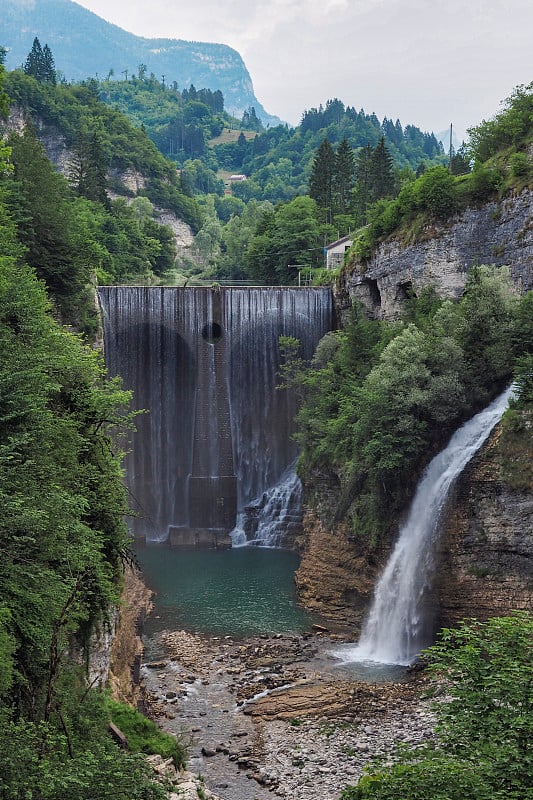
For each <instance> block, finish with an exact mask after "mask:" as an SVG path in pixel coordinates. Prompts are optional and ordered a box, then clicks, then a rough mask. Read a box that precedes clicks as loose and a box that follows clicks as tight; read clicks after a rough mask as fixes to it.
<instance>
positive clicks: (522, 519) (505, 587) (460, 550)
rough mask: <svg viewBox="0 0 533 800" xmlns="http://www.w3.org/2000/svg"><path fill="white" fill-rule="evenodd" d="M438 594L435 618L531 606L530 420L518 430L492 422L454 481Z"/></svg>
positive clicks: (532, 500) (451, 620)
mask: <svg viewBox="0 0 533 800" xmlns="http://www.w3.org/2000/svg"><path fill="white" fill-rule="evenodd" d="M510 440H511V446H510V445H509V442H510ZM513 440H514V441H513ZM438 597H439V608H440V616H441V619H440V622H441V624H443V625H453V624H454V623H456V622H457V621H458V620H460V619H462V618H464V617H470V616H471V617H476V618H478V619H486V618H487V617H490V616H495V615H504V614H507V613H509V612H510V611H512V610H514V609H523V610H531V609H532V608H533V431H532V429H531V420H530V421H529V425H527V424H526V425H525V426H524V427H523V428H522V430H521V431H519V432H518V435H517V434H516V433H515V434H513V432H512V431H510V430H509V425H508V424H507V425H503V426H500V427H499V428H498V429H497V431H496V433H494V434H493V435H492V437H491V438H490V440H489V443H488V444H487V446H486V447H485V448H484V450H483V452H482V453H481V454H480V455H479V456H477V457H476V458H474V459H473V461H472V462H471V463H470V464H469V466H468V467H467V469H466V470H465V472H464V473H463V475H462V476H461V478H460V479H459V481H458V482H457V484H456V486H455V491H454V492H453V494H452V496H451V498H450V502H449V506H448V509H447V515H446V522H445V525H444V529H443V531H442V537H441V540H440V570H439V575H438Z"/></svg>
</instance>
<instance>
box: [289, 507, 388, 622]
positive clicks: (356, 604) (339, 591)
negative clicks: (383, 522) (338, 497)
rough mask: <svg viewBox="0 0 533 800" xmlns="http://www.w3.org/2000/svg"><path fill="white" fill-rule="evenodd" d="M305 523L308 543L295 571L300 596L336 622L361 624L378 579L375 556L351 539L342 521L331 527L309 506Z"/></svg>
mask: <svg viewBox="0 0 533 800" xmlns="http://www.w3.org/2000/svg"><path fill="white" fill-rule="evenodd" d="M303 525H304V536H305V538H306V540H307V546H306V547H305V549H304V551H303V553H302V560H301V562H300V567H299V568H298V571H297V572H296V575H295V581H296V586H297V588H298V596H299V599H300V600H301V602H302V603H303V604H304V605H305V606H306V608H308V609H310V610H311V611H315V612H318V613H320V614H321V615H323V616H324V617H326V618H327V619H328V620H331V622H332V623H333V624H335V625H339V626H348V627H350V628H351V627H357V626H359V625H360V623H361V621H362V618H363V616H364V612H365V609H366V607H367V605H368V602H369V598H370V595H371V592H372V589H373V587H374V584H375V581H376V576H377V572H378V564H377V563H376V560H375V558H374V557H373V556H370V555H369V553H368V552H364V551H361V550H360V548H358V546H357V544H356V543H355V542H354V541H353V540H350V537H349V534H348V532H347V529H346V525H344V524H343V523H340V524H337V525H335V526H333V528H332V529H328V528H327V527H326V526H325V525H324V524H323V523H322V522H321V520H320V518H319V517H318V516H317V515H316V514H314V513H313V512H311V511H309V510H307V511H306V512H305V513H304V521H303Z"/></svg>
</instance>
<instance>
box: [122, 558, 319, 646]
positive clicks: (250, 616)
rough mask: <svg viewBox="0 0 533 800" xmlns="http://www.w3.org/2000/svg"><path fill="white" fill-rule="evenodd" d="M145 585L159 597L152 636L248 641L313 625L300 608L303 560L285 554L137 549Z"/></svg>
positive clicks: (149, 625) (149, 626) (150, 624)
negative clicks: (298, 579) (169, 632)
mask: <svg viewBox="0 0 533 800" xmlns="http://www.w3.org/2000/svg"><path fill="white" fill-rule="evenodd" d="M136 555H137V558H138V561H139V564H140V566H141V568H142V571H143V575H144V579H145V582H146V583H147V584H148V586H149V587H150V588H151V589H152V590H153V591H154V592H155V598H154V610H153V612H152V614H151V615H150V617H149V618H148V620H147V622H146V625H145V632H146V633H147V634H148V635H150V634H152V633H155V632H157V631H158V630H163V629H174V630H178V629H185V630H188V631H195V632H201V633H209V634H214V635H222V636H225V635H228V636H234V637H244V636H253V635H259V634H262V633H266V634H274V633H286V632H295V633H299V632H303V631H307V630H309V629H310V627H311V624H312V622H313V619H312V618H311V617H310V615H309V614H307V613H306V612H305V611H304V610H303V609H302V608H300V607H299V606H298V605H297V602H296V591H295V586H294V577H293V576H294V572H295V570H296V569H297V567H298V563H299V558H298V556H297V555H296V554H295V553H290V552H286V551H284V550H269V549H261V548H255V547H254V548H248V547H241V548H237V549H234V550H191V551H183V550H173V549H171V548H169V547H167V546H164V545H160V546H149V547H143V546H137V549H136Z"/></svg>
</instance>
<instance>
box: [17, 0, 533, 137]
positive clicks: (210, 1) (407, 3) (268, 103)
mask: <svg viewBox="0 0 533 800" xmlns="http://www.w3.org/2000/svg"><path fill="white" fill-rule="evenodd" d="M79 1H80V2H81V4H82V5H84V6H85V7H87V8H90V9H91V10H93V11H94V12H95V13H97V14H99V15H100V16H103V17H104V18H105V19H108V20H109V21H111V22H114V23H116V24H118V25H120V26H121V27H124V28H126V29H127V30H130V31H132V32H133V33H137V34H139V35H143V36H164V37H170V38H181V39H188V40H196V41H211V42H212V41H216V42H222V43H224V44H228V45H230V46H231V47H234V48H235V49H236V50H238V52H239V53H240V54H241V55H242V57H243V58H244V61H245V63H246V66H247V67H248V70H249V71H250V74H251V76H252V80H253V83H254V88H255V91H256V95H257V97H258V99H259V100H260V101H261V102H262V103H263V105H264V106H265V107H266V109H267V110H268V111H269V112H271V113H273V114H278V115H279V116H280V117H282V118H283V119H285V120H288V121H289V122H291V123H297V122H298V121H299V119H300V117H301V113H302V112H303V111H304V109H306V108H311V107H313V106H318V105H319V104H320V103H321V102H322V103H324V102H325V101H326V100H327V99H329V98H332V97H339V98H340V99H341V100H343V102H344V103H346V104H347V105H354V106H355V107H356V108H360V107H364V108H365V110H367V111H368V112H371V111H375V112H376V113H377V114H378V116H380V117H382V116H385V115H386V116H388V117H393V118H396V117H399V118H400V119H401V121H402V123H404V124H406V123H408V122H412V123H414V124H417V125H420V126H421V127H423V128H425V129H426V130H431V129H434V130H441V129H443V128H445V127H447V126H448V125H449V123H450V121H453V122H454V123H455V124H456V125H457V126H458V127H459V128H463V129H465V128H466V127H467V126H470V125H473V124H476V123H477V122H479V121H481V119H482V118H483V117H487V116H490V115H492V114H494V113H495V112H496V111H497V110H498V106H499V102H500V100H501V99H503V98H504V97H506V96H508V95H509V94H510V93H511V91H512V89H513V87H514V86H516V85H517V84H519V83H528V82H529V81H530V80H531V77H532V76H531V64H532V60H531V30H532V29H533V4H531V2H530V0H470V1H469V2H468V3H464V0H269V2H268V3H264V2H259V0H226V2H225V3H224V7H223V11H222V12H221V11H220V4H219V0H195V2H194V3H185V2H181V3H179V4H174V3H172V4H171V3H169V2H168V0H151V2H150V3H149V4H147V3H145V2H141V0H79ZM23 2H26V0H23Z"/></svg>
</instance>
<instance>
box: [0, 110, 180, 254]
mask: <svg viewBox="0 0 533 800" xmlns="http://www.w3.org/2000/svg"><path fill="white" fill-rule="evenodd" d="M26 118H27V115H26V113H25V112H24V111H23V110H22V109H21V108H18V107H17V106H11V108H10V111H9V116H8V118H7V120H6V121H5V123H4V124H3V126H2V127H3V130H4V131H5V135H8V134H10V133H12V132H14V133H19V134H21V133H22V132H23V131H24V126H25V124H26ZM32 123H33V124H34V125H35V129H36V131H37V136H38V138H39V141H40V142H41V144H42V146H43V148H44V150H45V153H46V156H47V157H48V159H49V160H50V161H51V162H52V164H53V165H54V167H55V168H56V170H57V171H58V172H59V173H61V175H63V176H64V177H66V178H68V177H69V175H70V172H71V168H72V162H73V155H72V151H71V149H70V148H69V147H68V145H67V141H66V139H65V136H64V135H63V134H62V133H60V132H59V131H58V130H57V128H56V127H55V126H53V125H48V124H46V123H44V122H43V120H42V119H40V118H39V117H38V116H37V115H32ZM108 179H109V180H110V183H111V184H112V186H113V187H114V189H113V190H109V191H108V195H109V197H110V198H111V199H112V200H114V199H116V198H117V197H124V198H125V199H126V201H127V202H131V200H132V199H133V198H134V197H136V196H137V195H138V193H139V192H140V191H142V190H143V189H145V188H146V185H147V176H146V175H143V173H142V172H139V171H138V170H136V169H133V168H124V169H121V170H118V169H115V168H112V169H109V171H108ZM154 217H155V219H156V220H157V222H159V224H160V225H168V226H169V227H170V228H171V229H172V233H173V234H174V241H175V244H176V251H177V252H178V253H179V254H181V255H183V254H185V253H187V252H188V250H189V248H190V246H191V245H192V243H193V242H194V234H193V232H192V229H191V227H190V225H188V224H187V223H186V222H184V221H183V220H182V219H180V218H179V217H177V216H176V214H175V213H174V212H172V211H169V210H168V209H164V208H158V207H154Z"/></svg>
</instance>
